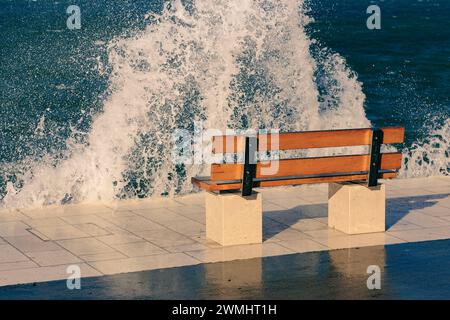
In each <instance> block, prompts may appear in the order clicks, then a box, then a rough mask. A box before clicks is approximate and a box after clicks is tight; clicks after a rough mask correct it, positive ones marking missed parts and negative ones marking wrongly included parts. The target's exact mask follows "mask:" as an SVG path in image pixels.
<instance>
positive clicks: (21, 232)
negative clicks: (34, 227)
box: [0, 221, 30, 237]
mask: <svg viewBox="0 0 450 320" xmlns="http://www.w3.org/2000/svg"><path fill="white" fill-rule="evenodd" d="M27 229H30V227H29V226H28V225H26V224H24V223H23V222H21V221H10V222H1V223H0V237H14V236H27V235H29V234H30V233H29V232H28V231H27Z"/></svg>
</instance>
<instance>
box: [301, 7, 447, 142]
mask: <svg viewBox="0 0 450 320" xmlns="http://www.w3.org/2000/svg"><path fill="white" fill-rule="evenodd" d="M308 3H309V5H310V7H311V10H312V12H311V15H312V16H313V17H314V18H315V23H313V24H311V25H310V27H311V28H310V32H311V36H312V37H313V38H315V39H318V40H319V41H320V43H321V45H323V46H326V47H328V48H330V49H331V50H332V51H335V52H338V53H339V54H340V55H341V56H343V57H345V58H346V60H347V63H348V65H349V66H350V68H351V69H352V70H354V71H355V72H356V73H357V74H358V79H359V80H360V81H361V82H362V84H363V91H364V93H365V95H366V97H367V99H366V102H365V109H366V114H367V117H368V118H369V119H370V120H371V122H372V123H373V124H374V125H375V126H385V125H401V126H405V128H406V142H407V145H409V144H410V143H411V142H413V141H415V140H417V139H421V138H424V137H425V136H427V135H428V134H429V132H430V129H431V128H436V127H438V126H439V125H441V124H442V123H443V122H444V121H445V120H446V119H448V118H450V19H449V17H450V1H446V0H385V1H364V0H362V1H345V0H336V1H315V0H310V1H308ZM372 4H376V5H378V6H379V7H380V9H381V29H380V30H376V29H375V30H369V29H368V28H367V26H366V20H367V18H368V17H369V14H367V13H366V9H367V7H368V6H369V5H372Z"/></svg>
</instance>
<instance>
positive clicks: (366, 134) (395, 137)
mask: <svg viewBox="0 0 450 320" xmlns="http://www.w3.org/2000/svg"><path fill="white" fill-rule="evenodd" d="M382 130H383V143H384V144H388V143H403V140H404V134H405V130H404V128H401V127H389V128H382ZM258 137H259V147H258V149H259V150H260V151H265V150H272V149H274V150H293V149H310V148H327V147H348V146H359V145H369V144H370V142H371V140H370V137H371V129H370V128H365V129H345V130H326V131H305V132H287V133H280V134H279V135H278V142H279V147H278V148H273V147H272V145H271V136H270V135H267V136H266V138H264V137H263V138H261V136H258ZM243 150H244V136H215V137H213V139H212V153H213V154H216V153H239V152H243Z"/></svg>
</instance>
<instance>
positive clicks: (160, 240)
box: [137, 229, 195, 248]
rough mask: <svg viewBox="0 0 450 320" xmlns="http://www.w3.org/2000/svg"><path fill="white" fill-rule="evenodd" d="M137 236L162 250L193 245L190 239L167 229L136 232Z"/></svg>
mask: <svg viewBox="0 0 450 320" xmlns="http://www.w3.org/2000/svg"><path fill="white" fill-rule="evenodd" d="M137 235H138V236H140V237H142V238H144V239H145V240H147V241H150V242H151V243H153V244H155V245H157V246H159V247H162V248H165V247H173V246H180V245H188V244H194V243H195V241H194V240H192V239H191V238H189V237H187V236H184V235H182V234H179V233H177V232H174V231H171V230H168V229H167V230H156V231H142V232H138V233H137Z"/></svg>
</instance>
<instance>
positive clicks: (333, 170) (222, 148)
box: [192, 127, 404, 244]
mask: <svg viewBox="0 0 450 320" xmlns="http://www.w3.org/2000/svg"><path fill="white" fill-rule="evenodd" d="M275 138H276V139H275ZM274 139H275V140H276V142H277V143H275V144H274V143H273V142H274V141H275V140H274ZM403 140H404V129H403V128H400V127H389V128H381V129H371V128H365V129H348V130H327V131H307V132H287V133H279V134H277V136H274V135H267V136H265V135H264V136H262V135H258V136H255V137H248V136H238V135H235V136H215V137H213V139H212V153H213V154H225V153H226V154H229V153H231V154H239V153H243V154H244V157H243V158H244V159H243V161H242V162H240V163H238V162H234V163H213V164H211V175H210V176H209V177H193V178H192V183H193V184H194V185H195V186H197V187H199V188H200V189H204V190H206V191H208V193H207V199H206V229H207V230H206V233H207V237H209V238H212V239H213V240H215V241H217V242H219V243H222V244H238V243H247V242H250V243H251V242H261V240H260V232H258V234H257V235H256V237H251V236H250V238H248V237H246V235H245V234H244V233H245V230H240V231H239V232H241V233H243V234H242V235H240V236H235V235H233V234H231V235H230V237H228V236H227V235H226V233H227V232H229V231H227V230H225V229H226V228H228V227H230V228H231V229H233V228H235V229H240V226H241V225H242V227H243V228H244V229H248V228H249V227H250V225H251V224H252V223H253V224H254V223H255V221H256V224H257V225H258V226H257V227H258V228H260V226H259V220H261V219H262V218H260V217H259V216H260V215H262V209H260V208H259V207H260V205H259V202H261V195H260V194H258V193H255V192H253V188H255V187H258V188H264V187H275V186H286V185H301V184H314V183H330V188H329V225H330V226H331V227H334V228H337V229H340V230H342V231H344V232H347V233H364V232H367V231H366V230H368V232H373V230H379V229H380V223H381V222H380V221H378V220H380V219H375V220H377V221H376V222H374V221H372V220H374V219H373V217H372V215H374V214H373V213H371V212H366V211H370V210H368V209H367V210H366V209H364V210H363V209H362V208H359V207H358V206H361V204H359V205H358V204H357V203H356V201H353V202H354V203H341V202H342V200H339V202H338V203H333V201H332V197H335V198H336V199H337V198H344V199H345V197H346V195H347V194H349V193H351V192H353V193H355V192H360V194H356V193H355V194H354V196H356V198H361V197H362V198H364V197H365V196H368V197H369V198H370V197H373V196H372V195H371V194H375V193H376V192H378V193H379V194H380V195H379V196H377V197H378V198H381V197H382V198H383V199H382V204H381V202H380V201H381V200H380V201H378V202H379V203H380V205H379V207H380V208H379V209H377V210H378V211H383V212H382V213H383V221H382V222H383V231H384V218H385V211H384V201H385V199H384V192H385V191H384V186H379V185H378V179H380V178H383V179H390V178H395V177H396V176H397V173H398V170H399V169H400V167H401V163H402V154H401V153H399V152H387V153H381V145H382V144H396V143H403ZM354 146H369V152H368V153H366V154H356V155H355V154H346V155H338V156H321V157H304V158H287V159H276V160H270V161H256V160H255V159H256V152H259V153H264V152H274V151H287V150H298V149H312V148H329V147H354ZM366 148H367V147H366ZM274 162H277V163H274ZM273 165H276V167H277V168H278V170H276V171H275V172H269V173H267V171H270V170H267V168H268V166H273ZM349 182H351V183H349ZM336 183H340V184H336ZM363 184H364V185H365V187H364V188H363V189H361V188H362V187H363ZM358 188H359V189H358ZM341 189H342V190H341ZM356 190H359V191H356ZM365 190H367V191H365ZM232 191H234V193H230V192H232ZM238 191H240V192H238ZM370 191H372V192H371V193H370ZM361 192H366V193H367V192H369V193H367V194H363V193H361ZM239 196H240V197H239ZM342 196H343V197H342ZM239 198H241V199H239ZM225 199H227V200H225ZM251 200H253V202H254V203H256V204H252V201H251ZM366 200H369V199H366ZM375 200H376V199H375ZM224 201H225V202H224ZM370 201H374V199H371V200H370ZM255 206H256V207H255ZM341 206H342V207H345V208H347V207H350V208H349V209H348V210H349V212H342V211H346V210H347V209H345V210H343V209H342V208H341V209H338V208H340V207H341ZM246 207H247V208H246ZM253 207H255V208H253ZM381 207H382V208H381ZM230 210H231V211H230ZM336 210H338V211H339V212H334V211H336ZM348 210H347V211H348ZM247 211H248V212H253V211H254V212H253V215H254V216H255V217H256V218H255V219H256V220H255V219H253V220H252V219H250V220H249V221H247V222H245V221H243V222H242V223H240V222H239V221H241V220H242V219H243V217H245V212H247ZM259 211H261V213H260V212H259ZM356 211H363V212H359V213H356ZM235 212H239V213H237V214H234V213H235ZM357 214H359V216H356V215H357ZM366 214H367V215H368V217H367V219H365V220H364V219H363V220H364V221H360V222H355V221H357V220H358V219H360V220H361V219H362V217H363V216H364V215H366ZM234 215H236V217H235V218H234V217H233V216H234ZM341 215H344V217H343V218H342V217H340V218H337V216H341ZM376 215H380V213H379V212H378V213H377V214H376ZM345 216H348V217H347V218H345ZM335 218H336V219H338V220H339V219H341V220H342V221H337V222H336V221H334V222H333V219H335ZM234 220H237V221H234ZM371 221H372V222H373V223H372V222H371ZM228 222H229V223H228ZM341 222H342V226H341ZM352 223H353V224H355V223H356V224H359V225H360V227H358V226H356V228H353V229H354V230H360V231H361V232H358V231H355V232H352V230H350V229H352V228H346V227H345V226H348V225H349V224H352ZM371 223H372V224H375V223H376V224H377V226H376V227H375V228H372V227H371V226H370V224H371ZM249 224H250V225H249ZM367 224H369V226H367ZM361 226H362V227H361ZM252 228H253V227H252ZM216 233H218V235H217V236H216V235H215V234H216ZM231 233H233V232H231ZM225 238H227V239H228V238H229V239H228V240H227V239H225ZM233 238H235V239H236V241H233V240H232V239H233ZM255 239H257V241H256V240H255Z"/></svg>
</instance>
